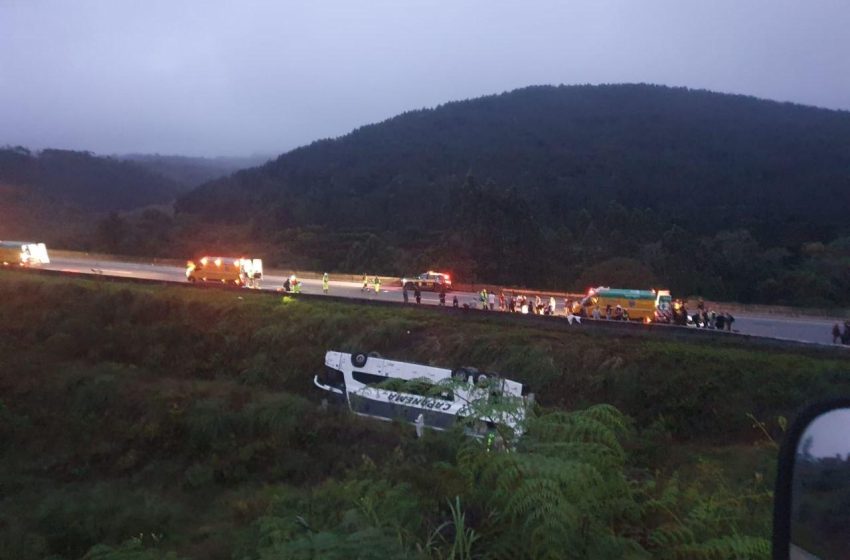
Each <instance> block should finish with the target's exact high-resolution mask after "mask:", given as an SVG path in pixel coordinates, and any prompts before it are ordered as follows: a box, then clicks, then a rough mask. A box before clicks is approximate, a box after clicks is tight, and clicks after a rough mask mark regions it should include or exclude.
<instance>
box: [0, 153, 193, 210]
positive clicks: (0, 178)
mask: <svg viewBox="0 0 850 560" xmlns="http://www.w3.org/2000/svg"><path fill="white" fill-rule="evenodd" d="M0 184H5V185H8V186H11V187H15V188H17V189H21V190H25V191H27V192H28V193H29V194H30V195H34V196H39V197H43V198H45V201H48V200H49V201H51V203H59V204H64V205H69V206H74V207H76V208H78V209H80V210H85V211H93V212H108V211H119V210H121V211H126V210H132V209H134V208H139V207H142V206H148V205H154V204H169V203H171V202H172V201H173V200H174V199H175V197H177V195H178V194H179V193H180V192H181V191H185V190H187V187H183V186H181V185H180V184H179V183H177V182H176V181H174V180H172V179H169V178H167V177H164V176H162V175H160V174H158V173H154V172H151V171H149V170H147V169H145V168H144V167H143V166H141V165H138V164H136V163H133V162H130V161H120V160H117V159H113V158H109V157H101V156H96V155H94V154H91V153H89V152H77V151H71V150H55V149H46V150H41V151H40V152H31V151H30V150H28V149H26V148H22V147H16V148H9V147H7V148H2V149H0Z"/></svg>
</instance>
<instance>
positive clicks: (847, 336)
mask: <svg viewBox="0 0 850 560" xmlns="http://www.w3.org/2000/svg"><path fill="white" fill-rule="evenodd" d="M841 344H850V321H844V333H843V334H842V335H841Z"/></svg>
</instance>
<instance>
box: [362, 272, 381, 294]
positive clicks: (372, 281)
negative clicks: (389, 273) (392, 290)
mask: <svg viewBox="0 0 850 560" xmlns="http://www.w3.org/2000/svg"><path fill="white" fill-rule="evenodd" d="M370 286H371V287H372V289H374V290H375V293H376V294H379V293H381V279H380V278H379V277H377V276H373V277H372V278H369V276H367V275H366V274H364V275H363V285H362V287H361V288H360V291H361V292H368V291H369V287H370Z"/></svg>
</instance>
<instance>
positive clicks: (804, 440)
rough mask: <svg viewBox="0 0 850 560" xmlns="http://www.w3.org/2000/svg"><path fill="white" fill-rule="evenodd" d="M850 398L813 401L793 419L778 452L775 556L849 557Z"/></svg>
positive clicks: (774, 532) (789, 557) (775, 498)
mask: <svg viewBox="0 0 850 560" xmlns="http://www.w3.org/2000/svg"><path fill="white" fill-rule="evenodd" d="M848 551H850V398H842V399H834V400H830V401H825V402H820V403H816V404H814V405H811V406H809V407H807V408H806V409H804V410H803V411H802V412H801V413H800V414H799V416H798V417H797V418H796V419H795V420H794V422H793V423H792V424H791V426H790V428H789V429H788V432H787V434H786V437H785V441H784V442H783V444H782V447H781V449H780V452H779V469H778V471H777V476H776V493H775V495H774V507H773V558H775V559H783V560H784V559H790V560H797V559H824V560H825V559H827V558H848Z"/></svg>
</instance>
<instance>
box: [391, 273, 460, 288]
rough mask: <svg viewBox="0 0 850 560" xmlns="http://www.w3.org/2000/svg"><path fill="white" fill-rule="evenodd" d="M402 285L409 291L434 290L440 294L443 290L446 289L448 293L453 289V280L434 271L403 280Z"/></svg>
mask: <svg viewBox="0 0 850 560" xmlns="http://www.w3.org/2000/svg"><path fill="white" fill-rule="evenodd" d="M401 285H402V286H403V287H405V288H407V289H408V290H412V289H414V288H419V289H420V290H433V291H435V292H439V291H440V290H441V289H445V290H446V291H447V292H448V291H450V290H451V289H452V279H451V277H449V275H448V274H445V273H443V272H434V271H433V270H429V271H428V272H423V273H422V274H420V275H419V276H414V277H412V278H402V279H401Z"/></svg>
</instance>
